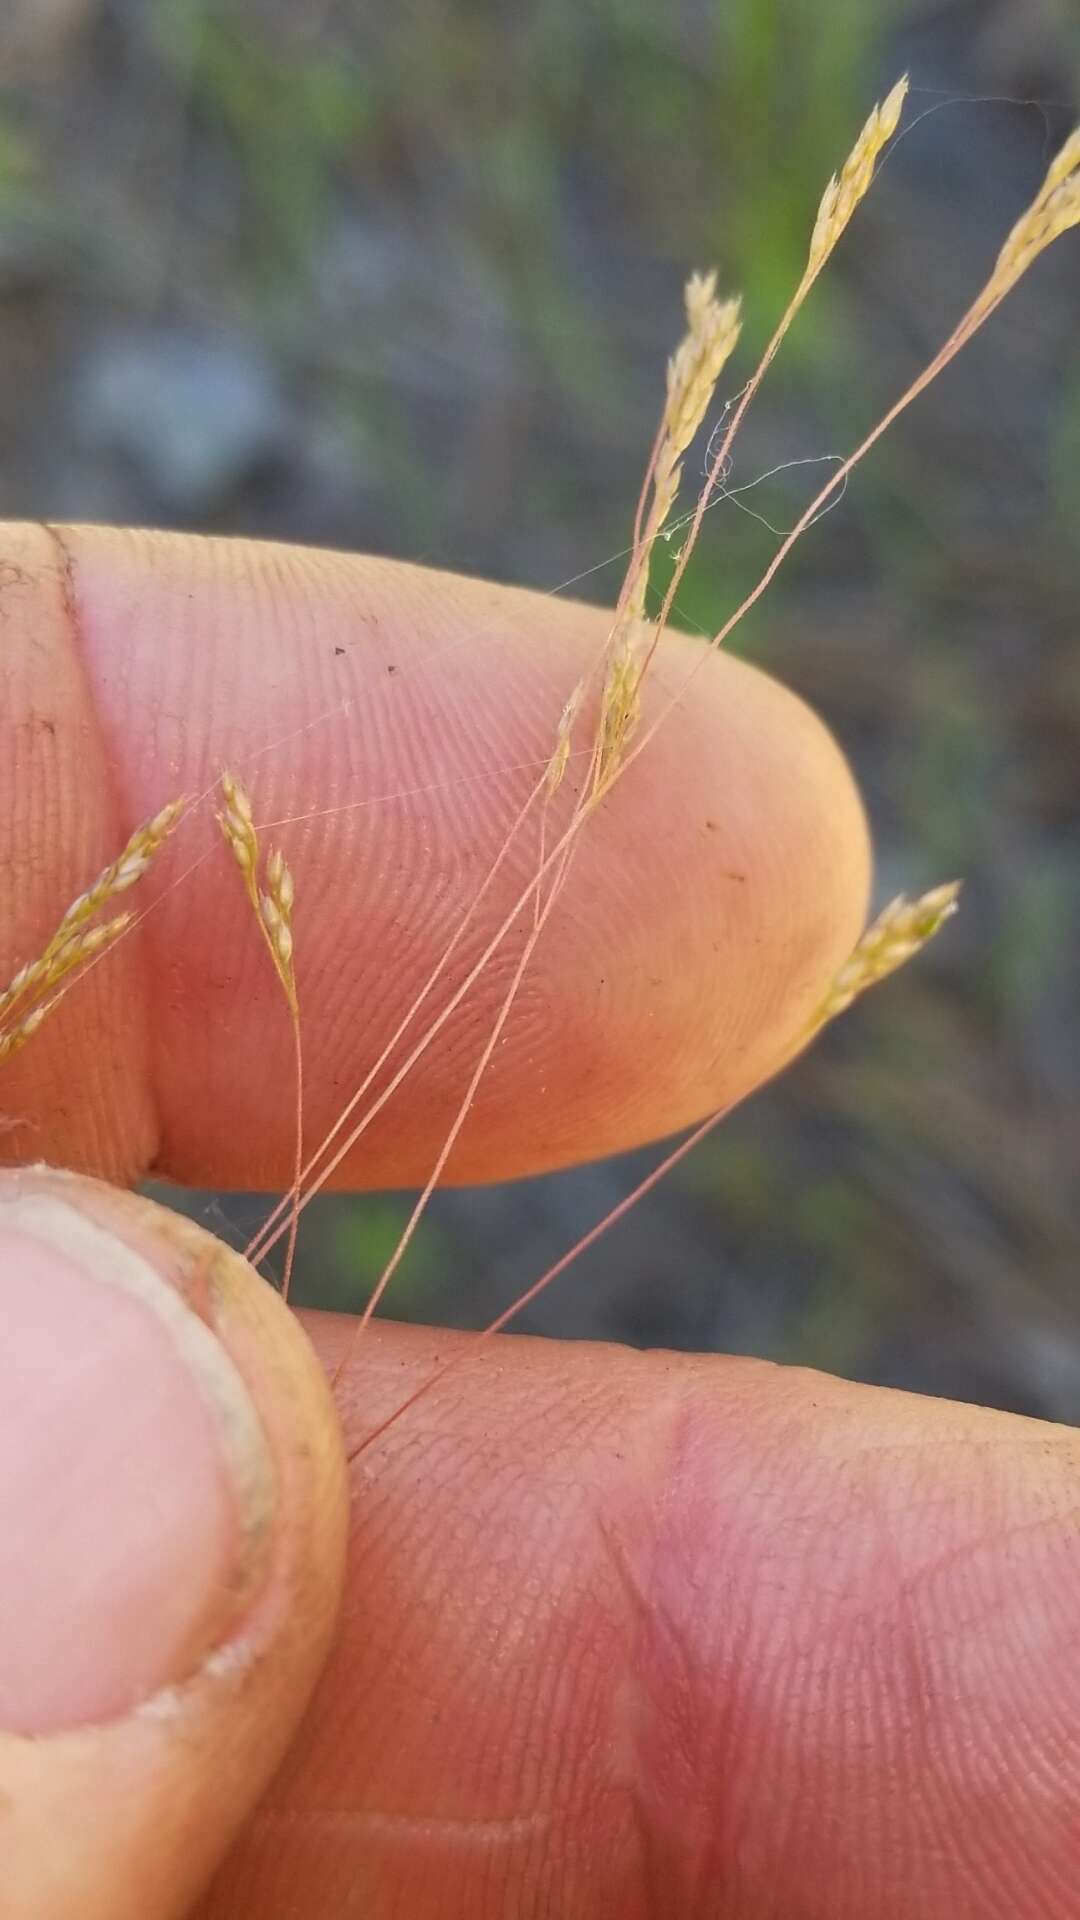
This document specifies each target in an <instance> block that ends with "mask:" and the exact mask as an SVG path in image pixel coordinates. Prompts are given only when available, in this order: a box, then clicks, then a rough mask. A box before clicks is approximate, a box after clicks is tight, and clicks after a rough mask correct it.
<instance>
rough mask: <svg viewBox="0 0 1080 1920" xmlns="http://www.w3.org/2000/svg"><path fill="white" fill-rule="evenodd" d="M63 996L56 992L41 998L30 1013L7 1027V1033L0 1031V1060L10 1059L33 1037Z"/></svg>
mask: <svg viewBox="0 0 1080 1920" xmlns="http://www.w3.org/2000/svg"><path fill="white" fill-rule="evenodd" d="M65 991H66V989H65ZM63 997H64V995H63V994H62V993H57V994H54V995H53V997H52V999H51V1000H43V1001H42V1003H41V1005H40V1006H39V1007H34V1008H33V1009H32V1011H31V1012H30V1013H27V1014H24V1016H23V1018H22V1019H21V1020H20V1022H19V1024H18V1026H17V1027H11V1028H9V1030H8V1032H7V1033H0V1060H8V1059H10V1057H11V1055H12V1054H13V1053H18V1051H19V1049H20V1047H25V1045H26V1043H27V1041H28V1040H32V1039H33V1037H34V1035H35V1033H36V1032H37V1030H38V1028H39V1027H40V1025H41V1023H42V1021H43V1020H44V1019H45V1017H46V1015H47V1014H50V1013H51V1012H52V1010H53V1008H54V1007H55V1006H58V1005H59V1003H60V1001H61V1000H62V999H63Z"/></svg>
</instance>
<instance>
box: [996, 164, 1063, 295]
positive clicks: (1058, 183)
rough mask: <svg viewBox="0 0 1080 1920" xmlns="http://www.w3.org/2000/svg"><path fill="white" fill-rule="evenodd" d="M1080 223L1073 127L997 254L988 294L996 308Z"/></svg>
mask: <svg viewBox="0 0 1080 1920" xmlns="http://www.w3.org/2000/svg"><path fill="white" fill-rule="evenodd" d="M1078 224H1080V127H1074V129H1073V131H1072V133H1071V134H1070V135H1069V137H1068V139H1067V140H1066V142H1065V144H1064V146H1063V147H1062V148H1061V151H1060V152H1059V153H1058V154H1057V155H1056V156H1055V158H1054V159H1053V160H1052V162H1051V164H1050V167H1049V169H1048V171H1047V175H1046V179H1045V180H1044V181H1043V183H1042V186H1041V187H1040V188H1039V191H1038V193H1037V194H1036V195H1035V198H1034V200H1033V201H1032V203H1031V205H1030V207H1028V208H1027V210H1026V211H1025V212H1024V213H1022V214H1021V215H1020V218H1019V220H1018V221H1017V222H1016V225H1015V226H1014V227H1013V229H1012V232H1011V233H1010V234H1009V236H1008V239H1007V240H1006V242H1005V245H1004V246H1003V247H1002V249H1001V252H1000V253H999V254H998V257H997V261H996V264H995V266H994V271H993V274H992V275H991V277H990V280H989V283H988V285H987V289H986V293H987V295H988V296H990V297H992V299H993V303H994V305H995V306H996V304H997V302H998V300H1000V299H1002V298H1004V296H1005V294H1006V293H1008V292H1009V291H1010V289H1011V288H1012V287H1014V286H1015V285H1016V282H1017V281H1018V280H1019V278H1020V276H1021V274H1023V273H1026V272H1027V270H1028V268H1029V267H1030V266H1031V264H1032V261H1034V260H1037V259H1038V257H1039V255H1040V253H1042V252H1043V251H1044V250H1045V248H1047V247H1048V246H1050V245H1051V243H1052V242H1053V241H1054V240H1056V239H1058V237H1059V235H1061V234H1063V233H1067V232H1068V230H1069V228H1070V227H1075V226H1077V225H1078Z"/></svg>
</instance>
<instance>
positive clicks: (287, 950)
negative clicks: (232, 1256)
mask: <svg viewBox="0 0 1080 1920" xmlns="http://www.w3.org/2000/svg"><path fill="white" fill-rule="evenodd" d="M221 791H222V795H223V798H224V802H225V804H224V807H223V809H222V811H221V812H220V813H219V814H218V816H217V818H218V825H219V826H220V828H221V831H222V834H223V836H224V839H225V844H226V845H227V846H228V847H229V848H230V849H231V851H232V855H233V858H234V859H235V861H236V864H237V866H238V867H239V869H240V871H241V873H242V874H243V876H244V886H245V888H246V890H247V896H248V899H249V900H250V901H251V905H252V908H253V910H254V913H255V918H256V919H257V921H258V923H259V929H260V931H261V933H262V936H263V939H264V940H265V942H266V947H267V952H268V953H269V955H270V958H271V960H272V961H273V963H274V971H275V973H276V974H277V977H278V979H279V980H280V982H281V985H282V989H283V991H284V994H285V998H286V1000H287V1001H288V1003H289V1010H290V1012H291V1013H292V1015H293V1017H294V1019H295V1018H296V1017H297V1015H298V1013H299V1003H298V1000H297V995H296V975H295V973H294V970H293V931H292V913H293V903H294V901H295V898H296V888H295V885H294V883H293V877H292V873H291V872H290V870H289V868H288V867H287V866H286V864H285V856H284V854H283V853H282V851H281V849H280V847H273V848H271V850H270V853H269V854H268V856H267V861H266V879H265V886H262V887H261V886H260V885H259V877H258V875H259V837H258V834H257V833H256V831H255V818H254V814H253V811H252V806H251V798H250V795H249V794H248V792H247V790H246V788H244V787H242V786H241V784H240V782H239V780H237V779H236V778H235V776H234V775H233V774H231V773H229V772H228V771H226V772H224V773H223V774H222V776H221Z"/></svg>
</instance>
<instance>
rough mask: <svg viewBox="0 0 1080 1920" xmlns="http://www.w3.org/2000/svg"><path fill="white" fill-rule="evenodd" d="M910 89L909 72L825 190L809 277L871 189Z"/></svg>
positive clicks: (818, 268) (877, 110)
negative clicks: (880, 159) (880, 155)
mask: <svg viewBox="0 0 1080 1920" xmlns="http://www.w3.org/2000/svg"><path fill="white" fill-rule="evenodd" d="M907 90H908V78H907V74H906V73H905V74H903V75H902V76H901V78H900V79H899V80H898V81H897V82H896V85H895V86H894V87H893V88H892V89H891V91H890V92H889V93H887V94H886V96H885V98H884V100H883V101H882V102H881V104H880V106H876V107H875V108H874V110H873V112H872V113H871V115H870V117H869V119H868V120H867V122H866V125H865V126H864V127H863V130H862V132H861V133H860V135H859V137H858V139H857V140H856V142H855V145H854V146H853V147H852V149H851V152H850V153H849V154H848V157H847V159H846V160H845V161H844V164H843V166H842V167H841V169H840V172H839V174H835V173H834V175H833V177H832V179H831V180H830V181H829V184H828V186H827V187H826V189H825V192H824V193H823V194H822V196H821V205H820V206H819V208H818V214H817V219H816V221H815V222H814V231H813V234H812V235H811V239H810V256H809V259H808V260H807V264H806V279H807V280H811V279H814V278H815V277H816V276H817V274H818V273H820V271H821V269H822V267H823V266H824V265H825V262H826V260H827V259H828V257H829V255H830V253H831V252H832V250H833V248H834V247H835V245H836V243H837V241H838V240H839V238H840V235H841V234H842V233H843V231H844V228H845V227H846V226H847V224H848V222H849V220H850V219H851V216H852V214H853V213H854V211H855V209H856V207H857V206H858V204H859V202H860V200H862V199H863V198H864V197H865V195H866V193H867V192H868V191H869V187H870V182H871V181H872V180H873V177H874V168H875V166H876V164H877V159H878V155H879V154H880V152H881V150H882V148H883V147H884V146H885V145H886V144H887V143H888V141H890V140H891V139H892V136H893V134H894V133H895V132H896V129H897V127H898V126H899V124H900V115H901V113H902V111H903V107H904V101H905V99H906V97H907Z"/></svg>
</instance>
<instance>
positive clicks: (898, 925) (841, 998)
mask: <svg viewBox="0 0 1080 1920" xmlns="http://www.w3.org/2000/svg"><path fill="white" fill-rule="evenodd" d="M959 892H960V883H959V881H958V880H950V881H947V882H946V883H945V884H944V885H943V886H940V887H933V888H932V889H931V891H930V892H929V893H924V894H920V896H919V898H918V899H917V900H908V899H907V898H906V897H905V896H904V895H903V894H899V895H898V896H897V898H896V899H895V900H891V901H890V902H889V905H888V906H887V907H885V908H884V909H883V910H882V912H881V913H879V914H878V917H877V919H876V920H874V921H872V922H871V924H870V926H868V927H867V929H866V932H865V933H864V934H863V936H862V938H861V939H860V940H859V942H858V944H857V945H856V947H855V948H854V950H853V952H852V954H851V956H850V958H849V959H847V960H845V962H844V965H843V966H842V967H841V968H840V971H839V973H838V974H837V975H836V977H835V979H834V980H833V983H832V986H831V987H830V988H829V991H828V993H827V994H826V996H825V999H824V1000H823V1002H822V1004H821V1007H820V1009H819V1011H818V1015H817V1017H816V1019H815V1021H814V1023H813V1024H814V1026H815V1027H818V1026H823V1025H824V1024H825V1022H826V1021H828V1020H834V1019H835V1018H836V1016H837V1014H839V1013H843V1012H844V1010H845V1008H847V1007H850V1005H851V1003H852V1001H853V1000H857V999H858V998H859V995H860V994H863V993H865V992H866V991H867V989H868V988H869V987H873V986H876V985H877V983H878V981H879V980H884V979H885V978H886V976H887V975H888V974H890V973H895V971H896V969H897V967H902V966H903V964H904V962H905V960H910V959H911V957H912V955H913V954H916V953H918V951H919V949H920V947H924V946H925V945H926V942H927V941H928V940H930V939H932V938H933V936H934V934H935V933H937V931H938V929H939V927H941V926H943V925H944V923H945V921H946V920H948V919H949V918H950V916H951V915H952V914H954V913H955V912H956V908H957V897H958V895H959Z"/></svg>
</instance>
